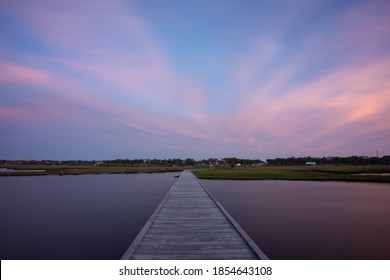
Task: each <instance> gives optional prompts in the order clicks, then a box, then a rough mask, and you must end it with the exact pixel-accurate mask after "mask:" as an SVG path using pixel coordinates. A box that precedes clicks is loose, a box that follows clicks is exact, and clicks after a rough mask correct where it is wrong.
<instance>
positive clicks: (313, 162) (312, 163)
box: [306, 161, 317, 165]
mask: <svg viewBox="0 0 390 280" xmlns="http://www.w3.org/2000/svg"><path fill="white" fill-rule="evenodd" d="M306 165H317V163H316V162H315V161H306Z"/></svg>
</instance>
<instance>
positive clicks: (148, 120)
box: [0, 0, 390, 159]
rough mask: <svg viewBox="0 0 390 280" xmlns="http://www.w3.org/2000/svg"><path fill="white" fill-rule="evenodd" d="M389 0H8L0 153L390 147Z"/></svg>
mask: <svg viewBox="0 0 390 280" xmlns="http://www.w3.org/2000/svg"><path fill="white" fill-rule="evenodd" d="M389 12H390V2H388V1H385V0H383V1H382V0H374V1H325V0H323V1H307V0H298V1H219V0H217V1H175V0H171V1H123V0H114V1H103V0H99V1H92V0H87V1H73V0H71V1H66V2H64V1H49V0H32V1H10V0H6V1H3V2H2V5H1V7H0V38H1V40H0V130H1V131H0V132H1V133H0V158H5V159H79V158H80V159H112V158H177V157H179V158H187V157H192V158H196V159H201V158H208V157H232V156H236V157H247V158H257V156H258V154H260V158H262V159H267V158H274V157H287V156H300V155H301V154H303V155H311V156H332V155H341V156H349V155H368V156H373V155H375V154H376V150H378V151H379V153H380V155H385V154H390V144H389V143H390V141H389V140H390V108H389V107H390V71H389V69H390V30H389V28H388V26H390V19H389V17H388V14H389Z"/></svg>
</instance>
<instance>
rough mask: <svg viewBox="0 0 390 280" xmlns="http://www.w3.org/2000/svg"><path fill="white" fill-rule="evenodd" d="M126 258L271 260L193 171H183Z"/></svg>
mask: <svg viewBox="0 0 390 280" xmlns="http://www.w3.org/2000/svg"><path fill="white" fill-rule="evenodd" d="M122 259H150V260H152V259H153V260H155V259H268V258H267V256H266V255H265V254H264V253H263V252H262V251H261V250H260V249H259V248H258V247H257V245H256V244H255V243H254V242H253V241H252V240H251V239H250V238H249V236H248V235H247V234H246V233H245V232H244V231H243V230H242V229H241V227H240V226H239V225H238V224H237V222H236V221H234V219H233V218H232V217H231V216H230V215H229V214H228V213H227V212H226V210H225V209H223V207H222V206H221V205H220V204H219V203H218V202H217V201H216V200H215V198H214V197H213V196H212V194H211V193H210V192H209V191H208V190H207V189H206V188H205V187H204V186H203V185H202V184H201V183H200V182H199V180H198V179H197V178H196V177H195V175H194V174H193V173H192V172H191V171H183V172H182V173H181V175H180V177H179V179H178V180H177V181H176V183H175V184H174V185H173V186H172V188H171V189H170V190H169V192H168V194H167V195H166V197H165V198H164V200H163V201H162V202H161V203H160V205H159V206H158V207H157V209H156V211H155V212H154V213H153V215H152V217H151V218H150V219H149V221H148V222H147V223H146V224H145V226H144V228H143V229H142V230H141V232H140V233H139V235H138V236H137V238H136V239H135V240H134V241H133V243H132V244H131V245H130V247H129V248H128V250H127V251H126V252H125V254H124V255H123V257H122Z"/></svg>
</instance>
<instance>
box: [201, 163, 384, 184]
mask: <svg viewBox="0 0 390 280" xmlns="http://www.w3.org/2000/svg"><path fill="white" fill-rule="evenodd" d="M367 173H370V174H378V175H360V174H367ZM383 173H390V166H288V167H285V166H283V167H258V168H231V169H203V170H197V171H195V175H196V176H197V177H198V178H200V179H218V180H309V181H350V182H383V183H390V176H382V175H381V174H383Z"/></svg>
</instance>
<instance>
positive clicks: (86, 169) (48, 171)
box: [0, 165, 183, 176]
mask: <svg viewBox="0 0 390 280" xmlns="http://www.w3.org/2000/svg"><path fill="white" fill-rule="evenodd" d="M9 168H12V169H16V170H19V172H0V176H42V175H83V174H134V173H162V172H178V171H182V170H183V167H175V166H173V167H170V166H152V167H149V166H122V167H121V166H112V167H111V166H44V165H43V166H42V165H35V166H30V165H29V166H12V167H11V166H9ZM23 170H26V172H22V171H23ZM29 170H44V171H42V172H31V171H29Z"/></svg>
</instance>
